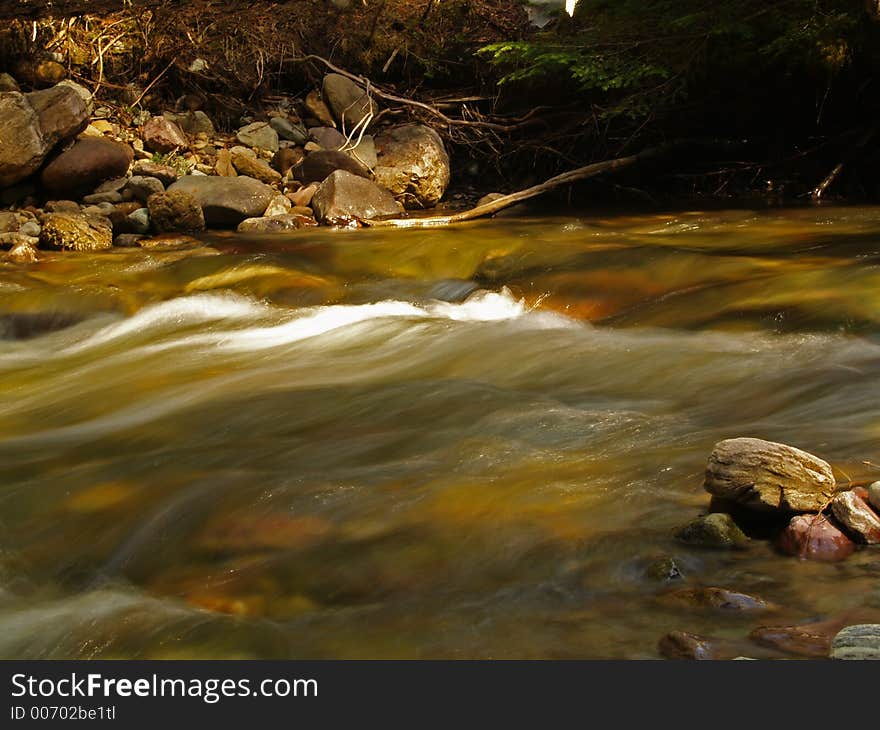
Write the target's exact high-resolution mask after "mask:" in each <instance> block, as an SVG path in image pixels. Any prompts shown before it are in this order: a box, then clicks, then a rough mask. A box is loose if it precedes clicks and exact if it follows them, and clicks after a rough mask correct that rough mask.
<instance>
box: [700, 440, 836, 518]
mask: <svg viewBox="0 0 880 730" xmlns="http://www.w3.org/2000/svg"><path fill="white" fill-rule="evenodd" d="M704 487H705V489H706V491H707V492H709V493H710V494H713V495H715V496H718V497H723V498H724V499H729V500H732V501H734V502H737V503H739V504H742V505H745V506H747V507H750V508H752V509H755V510H763V511H774V510H780V511H784V512H818V511H819V510H820V509H822V508H823V507H824V506H825V505H826V504H827V502H828V500H829V499H830V498H831V495H832V494H833V493H834V488H835V480H834V474H833V473H832V471H831V466H830V464H828V463H827V462H825V461H823V460H822V459H820V458H819V457H817V456H813V455H812V454H809V453H807V452H806V451H801V450H800V449H796V448H794V447H793V446H787V445H785V444H779V443H774V442H773V441H764V440H763V439H755V438H735V439H727V440H726V441H721V442H719V443H717V444H715V448H714V449H713V451H712V454H711V455H710V456H709V461H708V463H707V464H706V479H705V483H704Z"/></svg>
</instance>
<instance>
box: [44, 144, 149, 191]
mask: <svg viewBox="0 0 880 730" xmlns="http://www.w3.org/2000/svg"><path fill="white" fill-rule="evenodd" d="M133 156H134V155H133V152H132V150H131V148H130V147H129V146H128V145H123V144H119V143H117V142H113V141H111V140H109V139H98V138H92V137H88V138H83V139H80V140H78V141H77V142H76V143H75V144H74V145H73V147H71V148H70V149H68V150H65V151H64V152H62V153H61V154H60V155H58V156H57V157H55V158H54V159H53V160H52V161H51V162H49V164H47V165H46V167H44V168H43V172H42V173H41V174H40V180H41V182H42V183H43V187H44V188H46V190H47V191H49V192H50V193H51V194H53V195H61V196H71V197H80V196H82V195H85V194H87V193H89V192H90V191H92V190H94V189H95V187H96V186H97V185H98V184H99V183H101V182H103V181H104V180H109V179H111V178H114V177H121V176H122V175H125V173H126V172H127V171H128V166H129V165H130V164H131V161H132V158H133Z"/></svg>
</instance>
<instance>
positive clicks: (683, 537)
mask: <svg viewBox="0 0 880 730" xmlns="http://www.w3.org/2000/svg"><path fill="white" fill-rule="evenodd" d="M675 539H676V540H678V541H679V542H683V543H685V544H687V545H695V546H697V547H708V548H720V549H725V550H730V549H736V548H743V547H745V546H747V545H748V544H749V538H748V537H746V536H745V533H743V531H742V530H740V529H739V527H738V526H737V524H736V522H734V521H733V518H732V517H731V516H730V515H726V514H723V513H720V512H716V513H714V514H710V515H705V516H704V517H698V518H697V519H695V520H693V521H692V522H689V523H688V524H687V525H685V526H684V527H682V528H681V529H680V530H678V532H676V533H675Z"/></svg>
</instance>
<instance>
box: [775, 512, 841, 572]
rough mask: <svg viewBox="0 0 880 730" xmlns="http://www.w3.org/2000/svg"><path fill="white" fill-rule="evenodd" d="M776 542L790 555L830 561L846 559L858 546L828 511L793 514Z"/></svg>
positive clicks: (805, 558)
mask: <svg viewBox="0 0 880 730" xmlns="http://www.w3.org/2000/svg"><path fill="white" fill-rule="evenodd" d="M776 545H777V547H778V548H779V549H780V550H781V551H782V552H784V553H786V554H787V555H794V556H797V557H799V558H801V559H804V560H824V561H828V562H833V561H837V560H845V559H846V558H848V557H849V556H850V555H852V554H853V553H854V552H855V549H856V546H855V543H853V541H852V540H850V539H849V538H848V537H847V536H846V535H844V534H843V532H841V531H840V530H839V529H838V528H837V527H836V526H835V525H833V524H832V523H831V521H830V520H829V519H828V518H827V517H825V516H824V515H798V516H796V517H793V518H792V519H791V522H789V524H788V527H786V528H785V529H784V530H783V531H782V534H781V535H780V536H779V539H778V540H777V541H776Z"/></svg>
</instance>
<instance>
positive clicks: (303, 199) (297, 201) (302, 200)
mask: <svg viewBox="0 0 880 730" xmlns="http://www.w3.org/2000/svg"><path fill="white" fill-rule="evenodd" d="M317 190H318V186H317V185H315V184H314V183H313V184H311V185H306V186H305V187H304V188H300V189H299V190H297V191H296V192H295V193H288V194H287V197H288V198H289V199H290V202H291V203H293V204H294V205H296V206H300V207H305V206H308V205H311V202H312V198H313V197H315V193H316V192H317Z"/></svg>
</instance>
